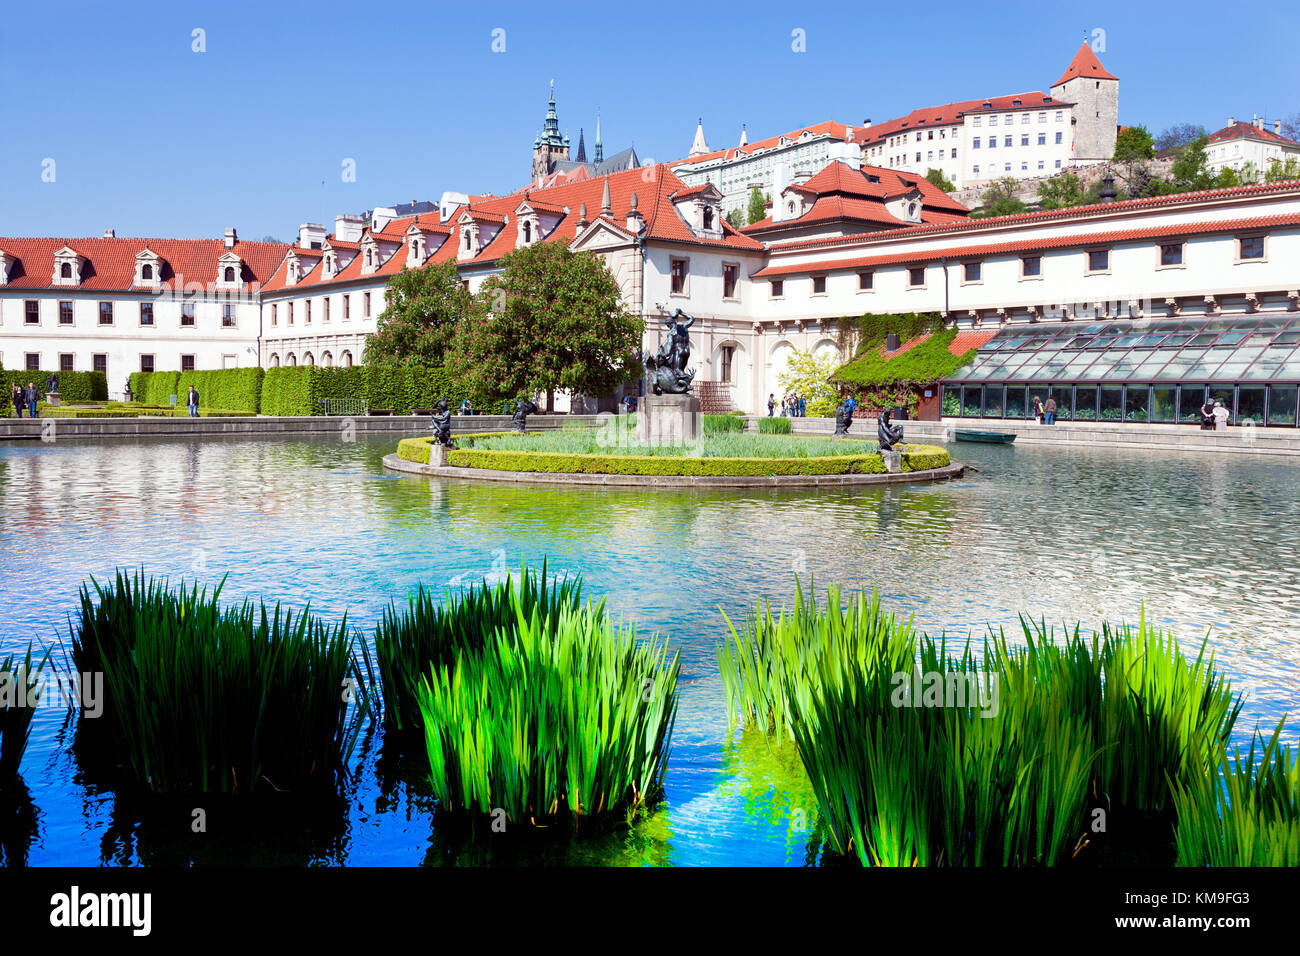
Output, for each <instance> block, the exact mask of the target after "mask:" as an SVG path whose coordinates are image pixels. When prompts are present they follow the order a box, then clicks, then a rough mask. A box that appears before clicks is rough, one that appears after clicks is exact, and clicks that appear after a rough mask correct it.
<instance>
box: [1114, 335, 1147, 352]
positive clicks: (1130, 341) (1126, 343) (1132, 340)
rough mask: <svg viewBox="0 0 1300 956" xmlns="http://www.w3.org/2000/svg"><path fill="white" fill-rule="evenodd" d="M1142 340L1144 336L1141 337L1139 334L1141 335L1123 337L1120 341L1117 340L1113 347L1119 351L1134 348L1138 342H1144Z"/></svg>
mask: <svg viewBox="0 0 1300 956" xmlns="http://www.w3.org/2000/svg"><path fill="white" fill-rule="evenodd" d="M1142 338H1143V336H1142V335H1140V334H1139V335H1121V336H1120V337H1119V338H1118V339H1116V340H1115V344H1114V346H1112V347H1113V348H1117V349H1118V348H1132V347H1133V346H1134V345H1137V344H1138V342H1140V341H1141V340H1142Z"/></svg>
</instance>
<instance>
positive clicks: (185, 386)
mask: <svg viewBox="0 0 1300 956" xmlns="http://www.w3.org/2000/svg"><path fill="white" fill-rule="evenodd" d="M262 374H263V373H262V370H261V369H260V368H221V369H209V370H207V371H198V372H133V373H131V395H132V397H133V398H134V399H135V400H136V401H137V402H140V403H142V404H144V405H157V406H160V407H164V408H170V407H171V397H172V396H173V395H175V396H176V405H177V407H179V408H184V407H185V405H186V396H187V395H188V394H189V390H190V386H191V385H193V386H194V388H195V390H196V391H197V392H198V393H199V405H200V407H201V408H213V409H230V410H242V411H243V412H244V414H248V415H256V414H257V410H258V407H259V405H260V402H261V393H262Z"/></svg>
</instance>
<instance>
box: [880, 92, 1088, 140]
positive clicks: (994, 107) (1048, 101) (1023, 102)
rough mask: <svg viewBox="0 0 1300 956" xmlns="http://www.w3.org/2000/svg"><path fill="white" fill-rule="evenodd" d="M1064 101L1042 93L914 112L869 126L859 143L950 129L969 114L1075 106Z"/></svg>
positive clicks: (949, 105)
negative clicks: (924, 131) (916, 132)
mask: <svg viewBox="0 0 1300 956" xmlns="http://www.w3.org/2000/svg"><path fill="white" fill-rule="evenodd" d="M1071 105H1073V104H1071V103H1067V102H1065V101H1064V100H1058V99H1055V98H1054V97H1052V96H1050V95H1048V94H1046V93H1043V92H1041V91H1034V92H1032V93H1013V94H1011V95H1009V96H990V97H987V98H985V99H982V100H961V101H960V102H957V103H945V104H944V105H942V106H926V107H922V108H921V109H918V110H912V112H910V113H908V114H907V115H906V116H900V117H899V118H898V119H893V120H890V121H889V122H887V123H881V124H879V125H878V126H869V127H867V128H866V129H865V130H861V131H860V132H859V134H858V142H861V143H866V144H867V145H869V146H875V145H878V144H879V143H880V142H881V141H882V140H885V139H887V138H888V137H890V136H894V135H896V134H897V133H902V132H908V133H910V132H913V131H915V130H924V129H933V128H934V127H936V126H948V125H951V124H953V123H960V122H961V121H962V117H964V116H965V115H966V114H967V113H988V112H996V111H998V110H1017V109H1036V108H1037V109H1042V108H1059V107H1065V106H1071Z"/></svg>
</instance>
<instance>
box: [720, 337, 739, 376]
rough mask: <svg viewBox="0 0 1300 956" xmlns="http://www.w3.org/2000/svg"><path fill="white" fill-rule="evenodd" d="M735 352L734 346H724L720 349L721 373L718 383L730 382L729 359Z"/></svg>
mask: <svg viewBox="0 0 1300 956" xmlns="http://www.w3.org/2000/svg"><path fill="white" fill-rule="evenodd" d="M735 352H736V347H735V346H734V345H724V346H723V347H722V371H721V377H720V378H719V381H722V382H730V381H731V359H732V356H733V355H734V354H735Z"/></svg>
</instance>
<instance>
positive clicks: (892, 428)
mask: <svg viewBox="0 0 1300 956" xmlns="http://www.w3.org/2000/svg"><path fill="white" fill-rule="evenodd" d="M892 414H893V413H892V412H890V411H889V410H888V409H886V410H885V411H883V412H881V413H880V418H879V419H877V421H876V440H877V441H878V442H879V443H880V450H881V451H882V452H883V451H893V449H894V446H895V445H901V444H902V443H903V426H902V425H893V424H891V423H890V418H891V416H892Z"/></svg>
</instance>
